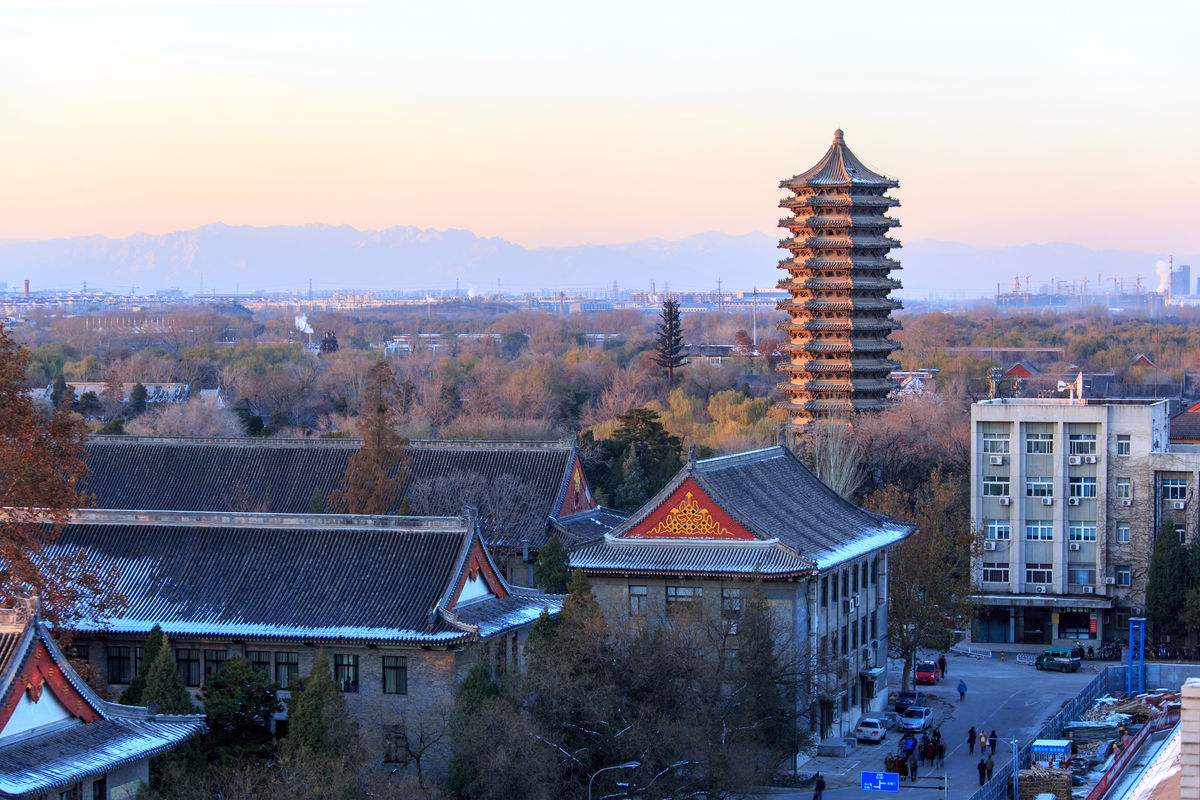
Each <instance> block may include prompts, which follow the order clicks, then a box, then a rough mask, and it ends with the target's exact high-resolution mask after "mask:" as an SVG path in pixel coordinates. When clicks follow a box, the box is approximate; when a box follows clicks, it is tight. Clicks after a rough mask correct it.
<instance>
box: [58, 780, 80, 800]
mask: <svg viewBox="0 0 1200 800" xmlns="http://www.w3.org/2000/svg"><path fill="white" fill-rule="evenodd" d="M58 800H83V784H81V783H77V784H75V785H74V786H72V787H71V788H70V789H64V790H63V791H61V792H59V793H58Z"/></svg>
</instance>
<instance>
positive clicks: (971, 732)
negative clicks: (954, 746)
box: [967, 725, 976, 755]
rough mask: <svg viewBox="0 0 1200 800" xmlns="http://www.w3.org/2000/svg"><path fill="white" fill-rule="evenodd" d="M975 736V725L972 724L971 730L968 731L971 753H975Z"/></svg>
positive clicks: (968, 745) (968, 748)
mask: <svg viewBox="0 0 1200 800" xmlns="http://www.w3.org/2000/svg"><path fill="white" fill-rule="evenodd" d="M975 736H976V733H975V726H974V725H972V726H971V730H969V731H967V750H969V751H970V753H971V755H975Z"/></svg>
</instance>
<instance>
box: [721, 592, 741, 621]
mask: <svg viewBox="0 0 1200 800" xmlns="http://www.w3.org/2000/svg"><path fill="white" fill-rule="evenodd" d="M740 613H742V590H741V589H737V588H728V589H727V588H723V589H721V614H722V616H726V617H736V616H737V615H738V614H740Z"/></svg>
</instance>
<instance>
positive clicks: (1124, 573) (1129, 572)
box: [1116, 564, 1133, 586]
mask: <svg viewBox="0 0 1200 800" xmlns="http://www.w3.org/2000/svg"><path fill="white" fill-rule="evenodd" d="M1116 575H1117V586H1128V585H1129V584H1131V583H1133V569H1132V568H1131V567H1130V566H1129V565H1128V564H1117V565H1116Z"/></svg>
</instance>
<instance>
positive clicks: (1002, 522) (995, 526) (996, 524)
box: [985, 519, 1012, 541]
mask: <svg viewBox="0 0 1200 800" xmlns="http://www.w3.org/2000/svg"><path fill="white" fill-rule="evenodd" d="M986 530H987V532H986V534H985V536H986V537H987V538H988V539H992V540H1004V541H1007V540H1008V538H1009V532H1010V531H1011V530H1012V526H1011V525H1010V524H1009V522H1008V520H1006V519H989V520H988V521H987V529H986Z"/></svg>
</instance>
